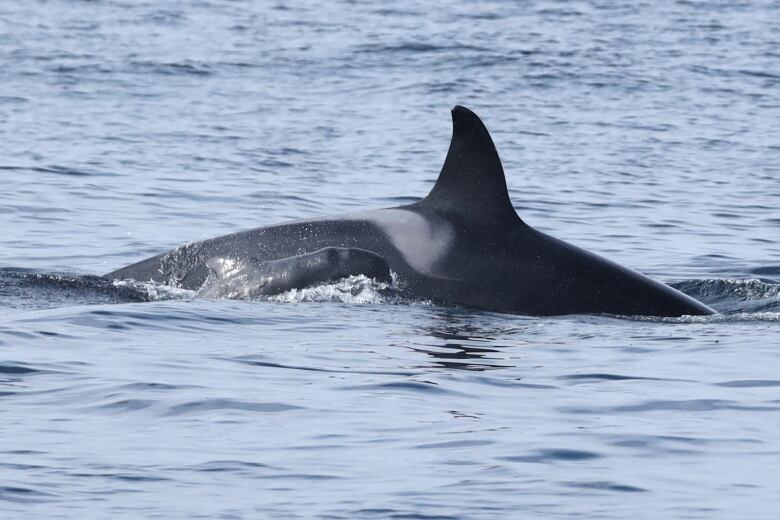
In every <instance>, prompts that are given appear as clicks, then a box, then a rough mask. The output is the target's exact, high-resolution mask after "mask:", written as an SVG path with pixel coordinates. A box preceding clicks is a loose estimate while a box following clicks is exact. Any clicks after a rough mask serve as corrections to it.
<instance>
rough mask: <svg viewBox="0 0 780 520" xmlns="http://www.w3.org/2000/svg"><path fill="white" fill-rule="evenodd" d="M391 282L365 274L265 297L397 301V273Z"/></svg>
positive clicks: (276, 299) (275, 299)
mask: <svg viewBox="0 0 780 520" xmlns="http://www.w3.org/2000/svg"><path fill="white" fill-rule="evenodd" d="M391 276H392V278H393V280H392V282H391V283H389V284H388V283H384V282H378V281H376V280H374V279H372V278H368V277H366V276H364V275H357V276H350V277H348V278H343V279H341V280H339V281H337V282H332V283H326V284H322V285H316V286H313V287H305V288H303V289H292V290H290V291H287V292H283V293H281V294H276V295H273V296H265V297H263V299H265V300H266V301H270V302H277V303H300V302H342V303H359V304H366V303H369V304H381V303H396V302H398V301H399V289H398V284H397V275H396V274H395V273H391Z"/></svg>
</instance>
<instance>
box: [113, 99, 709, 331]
mask: <svg viewBox="0 0 780 520" xmlns="http://www.w3.org/2000/svg"><path fill="white" fill-rule="evenodd" d="M452 116H453V136H452V142H451V144H450V150H449V153H448V155H447V159H446V160H445V164H444V167H443V168H442V172H441V174H440V176H439V179H438V180H437V182H436V185H435V186H434V188H433V190H432V191H431V193H430V194H429V195H428V196H427V197H426V198H424V199H422V200H420V201H419V202H416V203H414V204H410V205H407V206H401V207H397V208H389V209H381V210H374V211H366V212H362V213H355V214H349V215H341V216H334V217H325V218H321V219H313V220H302V221H294V222H289V223H283V224H278V225H274V226H268V227H261V228H257V229H253V230H250V231H244V232H240V233H235V234H231V235H226V236H223V237H218V238H214V239H210V240H205V241H203V242H197V243H193V244H188V245H186V246H182V247H181V248H177V249H175V250H173V251H170V252H168V253H165V254H163V255H159V256H156V257H153V258H150V259H148V260H144V261H142V262H139V263H137V264H133V265H131V266H129V267H126V268H124V269H119V270H118V271H114V272H112V273H109V274H107V275H106V276H107V277H109V278H115V279H123V278H133V279H136V280H140V281H146V280H154V281H158V282H164V283H173V284H174V285H177V286H179V287H183V288H187V289H198V288H200V287H201V285H202V284H203V282H204V281H205V280H206V278H207V275H208V272H209V270H208V267H207V266H206V262H207V261H208V260H209V259H211V258H214V257H219V258H234V259H239V260H240V259H250V258H257V259H259V260H277V259H281V258H287V257H292V256H296V255H301V254H306V253H310V252H313V251H317V250H318V249H322V248H325V247H340V248H360V249H364V250H367V251H371V252H373V253H376V254H378V255H379V256H381V257H382V258H384V259H385V260H386V261H387V263H388V265H389V266H390V269H391V270H392V271H393V272H395V273H397V274H398V279H399V283H400V285H401V289H402V290H403V291H404V292H406V293H407V294H408V295H410V296H412V297H417V298H423V299H429V300H432V301H434V302H437V303H440V304H445V305H447V304H456V305H463V306H468V307H474V308H479V309H485V310H491V311H498V312H507V313H514V314H526V315H562V314H614V315H645V316H681V315H704V314H712V313H714V311H713V310H712V309H710V308H709V307H707V306H706V305H704V304H702V303H700V302H698V301H696V300H694V299H693V298H690V297H689V296H686V295H684V294H682V293H680V292H679V291H676V290H674V289H672V288H671V287H668V286H666V285H664V284H662V283H659V282H656V281H654V280H651V279H650V278H648V277H646V276H644V275H642V274H640V273H638V272H636V271H633V270H630V269H627V268H625V267H622V266H619V265H617V264H615V263H613V262H610V261H608V260H605V259H604V258H601V257H599V256H597V255H594V254H591V253H588V252H587V251H584V250H582V249H580V248H577V247H575V246H572V245H570V244H567V243H565V242H562V241H560V240H558V239H555V238H553V237H550V236H548V235H545V234H544V233H541V232H539V231H537V230H535V229H533V228H531V227H530V226H528V225H527V224H525V223H524V222H523V221H522V220H521V219H520V217H519V216H518V215H517V214H516V213H515V211H514V209H513V208H512V205H511V202H510V200H509V195H508V192H507V189H506V181H505V179H504V173H503V169H502V167H501V162H500V159H499V158H498V154H497V153H496V151H495V146H494V145H493V142H492V139H491V138H490V135H489V133H488V131H487V129H486V128H485V127H484V125H483V124H482V122H481V121H480V120H479V118H478V117H477V116H476V115H475V114H474V113H473V112H471V111H469V110H468V109H466V108H463V107H455V108H454V109H453V111H452Z"/></svg>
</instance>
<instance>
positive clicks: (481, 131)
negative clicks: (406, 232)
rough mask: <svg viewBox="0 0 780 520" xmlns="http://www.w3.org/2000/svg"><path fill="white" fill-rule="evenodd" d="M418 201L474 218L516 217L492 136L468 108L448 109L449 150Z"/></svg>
mask: <svg viewBox="0 0 780 520" xmlns="http://www.w3.org/2000/svg"><path fill="white" fill-rule="evenodd" d="M420 204H421V205H423V206H428V207H432V208H435V209H437V210H440V211H444V212H447V213H458V214H465V215H467V216H468V217H469V218H471V219H474V220H481V221H486V220H487V221H495V220H506V219H517V220H519V217H518V216H517V213H515V210H514V208H513V207H512V202H511V201H510V200H509V193H508V191H507V188H506V179H505V178H504V169H503V168H502V166H501V159H499V157H498V152H497V151H496V146H495V145H494V144H493V139H491V138H490V133H489V132H488V130H487V128H485V125H484V124H483V123H482V121H481V120H480V119H479V117H477V114H475V113H474V112H472V111H471V110H469V109H468V108H465V107H462V106H456V107H455V108H453V109H452V141H450V150H449V152H447V158H446V159H445V160H444V166H442V169H441V173H440V174H439V178H438V179H437V181H436V184H435V185H434V186H433V189H432V190H431V192H430V193H429V194H428V196H427V197H426V198H424V199H423V200H422V201H421V202H420Z"/></svg>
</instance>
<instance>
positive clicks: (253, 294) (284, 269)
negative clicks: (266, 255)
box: [198, 247, 392, 300]
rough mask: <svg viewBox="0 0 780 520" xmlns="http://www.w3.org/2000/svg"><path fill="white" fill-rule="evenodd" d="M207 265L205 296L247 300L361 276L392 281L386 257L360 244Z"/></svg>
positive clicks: (217, 260)
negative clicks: (284, 256)
mask: <svg viewBox="0 0 780 520" xmlns="http://www.w3.org/2000/svg"><path fill="white" fill-rule="evenodd" d="M206 265H207V266H208V268H209V269H210V270H211V273H209V277H208V278H207V279H206V282H204V284H203V287H201V289H200V290H199V291H198V296H199V297H201V298H212V299H213V298H225V299H232V300H247V299H252V298H257V297H258V296H270V295H274V294H279V293H283V292H286V291H289V290H291V289H302V288H304V287H310V286H313V285H319V284H323V283H328V282H335V281H338V280H341V279H342V278H347V277H349V276H358V275H363V276H367V277H368V278H373V279H374V280H376V281H378V282H383V283H390V282H391V281H392V277H391V275H390V266H388V265H387V262H386V261H385V259H384V258H382V257H381V256H379V255H377V254H376V253H372V252H371V251H366V250H364V249H359V248H356V247H352V248H349V247H324V248H322V249H319V250H317V251H314V252H312V253H306V254H303V255H296V256H292V257H289V258H281V259H279V260H267V261H262V260H257V259H254V258H252V259H250V260H249V261H248V262H246V263H241V262H238V261H236V260H233V259H231V258H212V259H210V260H208V261H207V262H206Z"/></svg>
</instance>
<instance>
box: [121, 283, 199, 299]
mask: <svg viewBox="0 0 780 520" xmlns="http://www.w3.org/2000/svg"><path fill="white" fill-rule="evenodd" d="M114 285H115V286H116V287H129V288H130V289H133V290H134V291H138V292H140V293H142V294H145V295H146V297H147V298H148V299H149V301H162V300H186V299H187V298H192V297H194V296H195V291H190V290H188V289H181V288H179V287H173V286H171V285H165V284H161V283H157V282H151V281H150V282H138V281H136V280H114Z"/></svg>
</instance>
